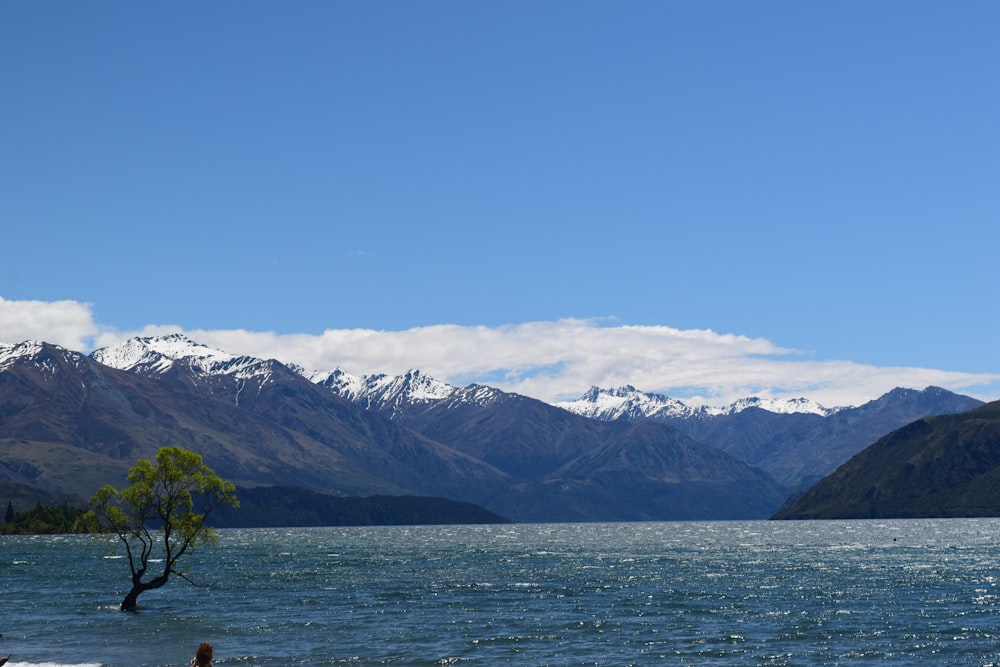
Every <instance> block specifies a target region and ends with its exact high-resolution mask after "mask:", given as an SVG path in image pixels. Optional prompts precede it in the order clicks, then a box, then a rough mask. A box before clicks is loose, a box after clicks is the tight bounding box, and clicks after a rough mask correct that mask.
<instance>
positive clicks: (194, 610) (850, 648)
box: [0, 519, 1000, 667]
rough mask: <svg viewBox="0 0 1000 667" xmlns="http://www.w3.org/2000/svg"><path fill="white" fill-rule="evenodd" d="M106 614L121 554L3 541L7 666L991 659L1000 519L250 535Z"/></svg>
mask: <svg viewBox="0 0 1000 667" xmlns="http://www.w3.org/2000/svg"><path fill="white" fill-rule="evenodd" d="M220 537H221V539H220V541H219V543H218V544H217V545H212V546H207V547H204V548H202V549H201V550H200V551H198V552H196V553H195V554H194V557H193V558H192V559H191V561H190V563H189V568H188V571H187V574H188V575H189V576H190V578H191V579H192V580H194V581H195V582H197V583H199V584H201V585H202V586H201V587H194V586H191V585H189V584H188V583H186V582H185V581H183V580H181V579H174V580H172V581H171V582H170V583H169V584H168V585H167V586H165V587H164V588H161V589H159V590H156V591H151V592H147V593H144V594H143V595H142V596H141V597H140V598H139V605H140V610H139V611H138V612H137V613H123V612H120V611H118V604H119V602H120V601H121V597H122V596H123V594H124V592H125V589H126V588H127V584H128V567H127V564H126V562H125V561H124V559H123V558H122V555H123V552H122V551H121V550H120V549H119V548H118V547H117V542H115V541H114V540H108V539H101V540H95V539H94V538H90V537H85V536H13V537H12V536H7V537H0V591H2V600H3V606H2V611H0V633H2V634H3V638H2V639H0V655H6V654H8V653H9V654H11V655H12V658H11V662H10V663H8V667H25V666H31V667H38V666H47V667H62V666H82V665H92V666H94V667H96V666H98V665H100V666H103V667H168V666H169V667H184V666H186V665H187V663H188V661H189V660H190V659H191V657H192V656H193V655H194V651H195V648H196V647H197V645H198V643H199V642H201V641H209V642H212V644H213V645H214V646H215V654H216V660H215V664H216V665H220V666H221V665H246V666H258V665H259V666H271V665H274V666H277V665H282V666H287V665H609V666H612V665H613V666H616V667H619V666H623V665H741V664H743V665H838V664H839V665H858V664H872V665H875V664H879V665H881V664H891V665H930V664H933V665H982V666H985V665H994V664H1000V600H998V597H997V596H998V577H1000V548H998V547H1000V520H995V519H947V520H898V521H823V522H811V521H807V522H767V521H736V522H677V523H615V524H528V525H493V526H422V527H370V528H307V529H303V528H294V529H241V530H224V531H221V532H220Z"/></svg>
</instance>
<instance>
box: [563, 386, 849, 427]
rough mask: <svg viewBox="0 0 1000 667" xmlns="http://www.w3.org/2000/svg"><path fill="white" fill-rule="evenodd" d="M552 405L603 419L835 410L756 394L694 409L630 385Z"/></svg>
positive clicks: (592, 391) (596, 389)
mask: <svg viewBox="0 0 1000 667" xmlns="http://www.w3.org/2000/svg"><path fill="white" fill-rule="evenodd" d="M555 405H556V406H557V407H560V408H563V409H564V410H569V411H570V412H574V413H576V414H578V415H583V416H585V417H590V418H592V419H600V420H602V421H614V420H616V419H643V418H645V419H663V418H675V419H688V418H698V417H709V416H715V415H732V414H736V413H737V412H742V411H743V410H746V409H748V408H760V409H761V410H767V411H768V412H775V413H779V414H793V413H808V414H816V415H821V416H824V417H825V416H828V415H831V414H833V413H834V412H836V409H830V408H825V407H823V406H822V405H820V404H818V403H816V402H814V401H810V400H808V399H805V398H796V399H790V400H788V399H773V398H760V397H757V396H752V397H749V398H742V399H740V400H738V401H736V402H734V403H731V404H730V405H727V406H723V407H710V406H702V407H698V408H694V407H691V406H689V405H685V404H684V403H683V402H681V401H679V400H677V399H675V398H670V397H669V396H663V395H662V394H653V393H647V392H641V391H639V390H638V389H636V388H635V387H632V386H629V385H627V386H624V387H619V388H617V389H601V388H599V387H591V388H590V390H589V391H588V392H587V393H586V394H584V395H583V396H581V397H580V398H578V399H577V400H575V401H563V402H560V403H556V404H555Z"/></svg>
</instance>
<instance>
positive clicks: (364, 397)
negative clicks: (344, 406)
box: [306, 368, 458, 413]
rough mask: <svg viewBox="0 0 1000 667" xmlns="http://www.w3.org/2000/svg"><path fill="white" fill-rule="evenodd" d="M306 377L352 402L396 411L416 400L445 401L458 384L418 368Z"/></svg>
mask: <svg viewBox="0 0 1000 667" xmlns="http://www.w3.org/2000/svg"><path fill="white" fill-rule="evenodd" d="M306 377H307V378H308V379H310V380H312V381H313V382H315V383H316V384H318V385H320V386H323V387H326V388H327V389H329V390H331V391H333V392H334V393H336V394H338V395H339V396H340V397H341V398H345V399H347V400H349V401H351V402H353V403H356V404H358V405H362V406H364V407H366V408H370V409H376V410H387V409H388V410H389V411H390V412H393V413H394V412H395V411H396V410H397V409H399V408H401V407H403V406H406V405H410V404H413V403H426V402H430V401H442V400H445V399H447V398H449V397H452V396H454V394H455V392H456V391H458V388H457V387H455V386H453V385H450V384H448V383H446V382H442V381H440V380H435V379H434V378H432V377H430V376H428V375H424V374H423V373H422V372H420V371H419V370H410V371H407V372H406V373H404V374H403V375H385V374H384V373H380V374H373V375H364V376H360V377H359V376H357V375H351V374H350V373H347V372H346V371H344V370H342V369H340V368H338V369H336V370H333V371H318V372H315V373H311V374H307V375H306Z"/></svg>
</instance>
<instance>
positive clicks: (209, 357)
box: [90, 334, 274, 379]
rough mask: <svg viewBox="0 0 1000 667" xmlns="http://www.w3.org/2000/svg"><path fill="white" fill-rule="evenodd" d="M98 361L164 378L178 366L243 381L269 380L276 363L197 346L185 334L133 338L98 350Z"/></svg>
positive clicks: (94, 356) (96, 353) (96, 355)
mask: <svg viewBox="0 0 1000 667" xmlns="http://www.w3.org/2000/svg"><path fill="white" fill-rule="evenodd" d="M90 356H91V357H92V358H93V359H94V360H95V361H97V362H99V363H102V364H104V365H105V366H111V367H112V368H117V369H119V370H126V371H134V372H140V373H142V374H144V375H150V376H156V375H162V374H164V373H166V372H168V371H169V370H171V369H172V368H175V367H177V366H178V365H180V366H183V367H187V368H189V369H190V370H191V371H193V372H195V373H200V374H205V375H232V376H235V377H237V378H239V379H246V378H249V377H261V376H263V377H264V378H265V379H267V378H269V377H270V375H271V373H272V370H273V368H272V367H273V365H274V362H273V361H270V360H263V359H258V358H256V357H248V356H237V355H234V354H230V353H229V352H223V351H222V350H217V349H214V348H210V347H208V346H206V345H202V344H201V343H196V342H194V341H193V340H191V339H190V338H188V337H187V336H184V335H183V334H171V335H169V336H151V337H146V338H132V339H129V340H127V341H125V342H124V343H121V344H119V345H115V346H112V347H105V348H101V349H99V350H94V352H92V353H91V355H90Z"/></svg>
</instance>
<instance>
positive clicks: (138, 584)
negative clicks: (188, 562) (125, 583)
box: [121, 570, 170, 611]
mask: <svg viewBox="0 0 1000 667" xmlns="http://www.w3.org/2000/svg"><path fill="white" fill-rule="evenodd" d="M169 579H170V571H169V570H168V571H166V572H164V573H163V574H161V575H160V576H158V577H156V578H155V579H151V580H149V581H145V582H144V581H142V579H141V576H134V577H132V590H130V591H129V592H128V595H126V596H125V599H123V600H122V605H121V610H122V611H135V610H136V607H137V601H138V600H139V594H140V593H142V592H143V591H149V590H152V589H154V588H159V587H160V586H162V585H163V584H165V583H167V581H169Z"/></svg>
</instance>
